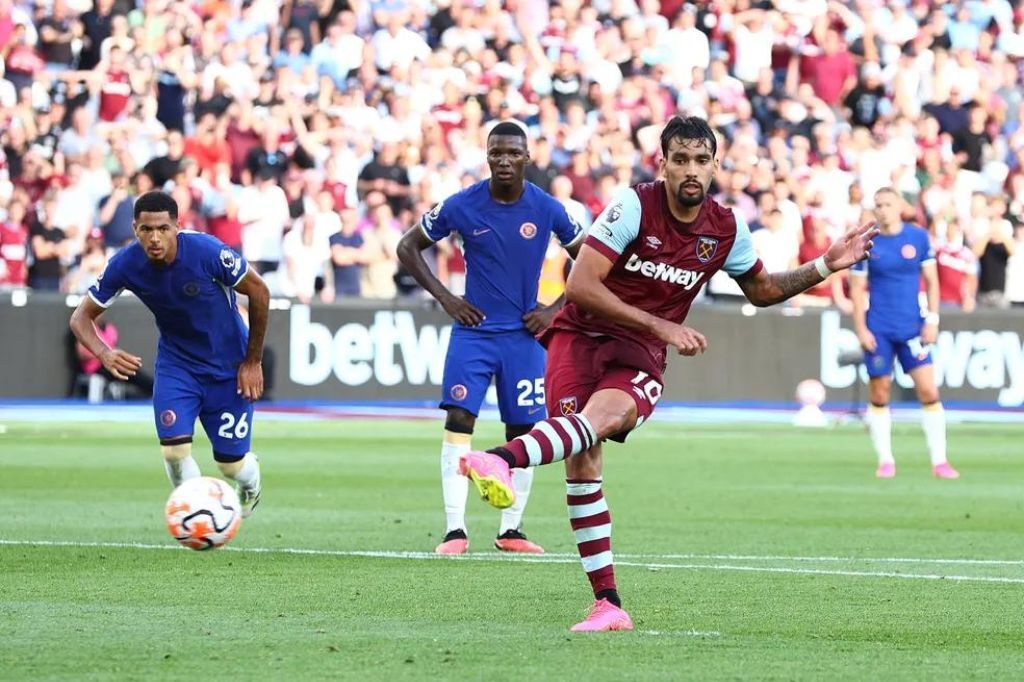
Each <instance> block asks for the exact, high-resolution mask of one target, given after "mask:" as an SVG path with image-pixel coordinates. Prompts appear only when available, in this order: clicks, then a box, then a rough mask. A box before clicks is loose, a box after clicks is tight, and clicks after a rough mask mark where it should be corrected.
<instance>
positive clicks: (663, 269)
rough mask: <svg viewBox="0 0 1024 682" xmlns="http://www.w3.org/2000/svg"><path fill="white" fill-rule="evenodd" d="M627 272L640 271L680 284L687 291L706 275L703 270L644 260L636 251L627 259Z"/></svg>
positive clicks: (645, 275)
mask: <svg viewBox="0 0 1024 682" xmlns="http://www.w3.org/2000/svg"><path fill="white" fill-rule="evenodd" d="M626 272H638V273H640V274H641V275H643V276H644V277H650V278H651V279H660V280H661V281H662V282H671V283H672V284H678V285H679V286H681V287H683V288H684V289H686V290H687V291H689V290H690V289H692V288H694V287H695V286H697V282H699V281H700V280H701V279H702V278H703V277H704V273H703V272H697V271H696V270H683V269H682V268H677V267H674V266H672V265H665V264H664V263H655V262H654V261H649V260H644V259H643V258H641V257H640V256H638V255H637V254H635V253H634V254H633V255H631V256H630V257H629V260H628V261H626Z"/></svg>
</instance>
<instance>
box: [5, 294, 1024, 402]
mask: <svg viewBox="0 0 1024 682" xmlns="http://www.w3.org/2000/svg"><path fill="white" fill-rule="evenodd" d="M74 302H75V299H74V298H68V299H66V298H65V297H63V296H46V295H38V294H36V295H32V296H30V297H29V298H28V301H27V302H26V301H24V300H23V297H19V296H17V295H15V296H14V297H13V298H12V295H11V294H4V295H0V350H2V353H3V359H4V362H2V363H0V398H6V399H10V398H60V397H64V396H65V395H66V393H67V390H68V386H69V384H70V381H71V378H72V376H71V372H72V369H71V363H70V361H69V358H70V355H69V351H68V349H69V345H68V344H69V340H68V336H67V319H68V317H69V316H70V314H71V307H69V305H70V304H73V303H74ZM16 304H20V305H16ZM107 315H108V316H109V319H110V320H111V321H113V322H114V324H115V325H117V327H118V329H119V332H120V345H121V346H122V347H123V348H125V349H127V350H129V351H131V352H134V353H137V354H138V355H141V356H142V357H143V358H144V359H145V361H146V365H147V366H148V367H149V368H150V369H151V368H152V360H153V355H154V353H155V351H156V339H157V331H156V327H155V325H154V324H153V322H152V318H151V316H150V314H149V312H148V311H147V310H146V309H145V308H144V307H143V306H142V305H141V304H140V303H139V302H138V301H136V300H133V299H131V298H122V299H121V300H119V301H118V302H117V304H116V305H114V306H112V307H111V309H110V310H109V311H108V313H107ZM688 324H689V325H690V326H693V327H695V328H696V329H698V330H699V331H701V332H702V333H704V334H705V335H706V336H707V337H708V341H709V349H708V351H707V352H706V353H705V354H703V355H701V356H699V357H696V358H683V357H673V358H672V359H671V360H670V363H669V369H668V372H667V373H666V382H665V383H666V386H665V392H664V395H663V400H667V401H701V402H735V401H786V402H789V401H792V400H793V392H794V389H795V387H796V384H797V383H798V382H799V381H801V380H803V379H808V378H816V379H820V380H821V381H822V383H823V384H824V385H825V387H826V388H827V389H828V392H829V399H830V400H846V399H848V396H849V395H850V394H851V392H852V388H853V386H854V382H855V381H856V380H857V375H858V372H859V373H860V374H861V379H863V367H860V368H858V367H857V366H854V365H849V364H843V362H841V361H840V358H841V356H842V354H843V352H844V351H848V350H851V349H855V348H856V337H855V336H854V335H853V332H852V331H851V324H850V320H849V318H843V317H841V316H840V315H839V314H838V313H837V312H835V311H818V310H810V311H804V312H803V313H802V314H794V312H793V311H788V310H784V309H781V308H777V309H767V310H756V311H755V310H753V309H751V308H749V307H747V308H745V309H741V308H739V307H736V306H695V307H694V309H693V311H692V313H691V315H690V318H689V320H688ZM450 335H451V324H450V320H449V319H448V318H447V316H446V315H445V314H444V312H443V311H441V310H439V309H437V308H436V307H435V306H433V305H429V304H426V303H420V302H408V303H400V304H399V303H396V304H394V305H388V306H382V305H380V304H379V303H370V302H364V301H354V302H346V303H341V304H334V305H313V306H305V305H290V304H289V303H288V302H287V301H279V302H275V305H274V309H273V310H272V311H271V316H270V329H269V331H268V334H267V345H268V347H270V348H271V349H273V353H274V363H273V368H274V377H273V379H274V397H275V398H276V399H280V400H359V401H365V400H389V401H406V400H419V401H433V400H436V399H437V397H438V392H439V387H440V384H441V376H442V373H443V371H444V356H445V350H446V348H447V345H448V340H449V337H450ZM935 358H936V372H937V376H938V378H939V383H940V386H941V387H942V389H943V391H942V392H943V397H944V398H945V399H946V400H955V401H976V402H980V403H987V404H999V405H1002V406H1005V407H1020V406H1022V405H1024V311H1020V310H1013V311H1006V312H1002V311H999V312H997V311H979V312H975V313H972V314H970V315H964V314H959V313H945V312H944V313H943V317H942V331H941V333H940V335H939V340H938V343H937V344H936V349H935ZM897 385H898V386H904V387H905V388H909V383H908V381H907V379H906V377H901V376H899V375H898V376H897ZM862 395H863V392H862ZM896 397H897V398H898V399H912V393H910V392H909V390H908V392H906V393H905V394H904V395H903V396H899V395H897V396H896Z"/></svg>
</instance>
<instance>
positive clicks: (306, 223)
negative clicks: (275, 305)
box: [279, 210, 337, 303]
mask: <svg viewBox="0 0 1024 682" xmlns="http://www.w3.org/2000/svg"><path fill="white" fill-rule="evenodd" d="M329 216H331V217H333V218H334V219H335V220H336V219H337V216H336V215H335V214H334V213H333V212H332V213H330V214H329ZM318 217H319V216H318V212H317V211H316V210H314V211H310V212H308V213H306V214H305V215H303V216H302V217H301V218H299V219H298V220H297V221H296V224H295V225H294V226H293V227H292V229H290V230H289V231H288V233H287V234H285V236H284V240H283V242H282V246H281V251H282V255H283V257H284V267H283V269H282V272H281V277H280V280H279V284H280V287H281V293H282V294H284V295H285V296H292V297H295V298H298V299H299V301H300V302H301V303H309V302H310V301H312V300H313V296H314V295H315V294H316V292H317V291H318V290H319V292H320V300H322V301H324V302H325V303H329V302H330V301H333V300H334V268H333V266H332V263H331V244H330V234H331V232H328V231H326V230H325V229H324V228H325V227H327V226H326V225H325V224H324V223H322V222H321V223H320V224H318V221H317V218H318ZM317 280H320V281H319V283H318V282H317Z"/></svg>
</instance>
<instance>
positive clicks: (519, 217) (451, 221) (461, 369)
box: [420, 180, 584, 424]
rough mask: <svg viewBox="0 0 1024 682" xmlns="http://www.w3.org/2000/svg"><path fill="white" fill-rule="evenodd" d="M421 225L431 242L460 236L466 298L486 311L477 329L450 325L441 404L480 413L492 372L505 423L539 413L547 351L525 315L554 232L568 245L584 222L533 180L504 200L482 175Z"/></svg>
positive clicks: (578, 237) (534, 298)
mask: <svg viewBox="0 0 1024 682" xmlns="http://www.w3.org/2000/svg"><path fill="white" fill-rule="evenodd" d="M420 229H422V230H423V232H424V234H426V235H427V237H428V238H429V239H431V240H432V241H435V242H436V241H440V240H441V239H444V238H445V237H448V236H449V235H452V234H458V235H459V237H460V238H461V241H462V248H463V251H464V252H465V256H466V295H465V297H466V300H467V301H469V302H470V303H472V304H473V305H474V306H476V307H477V308H479V309H480V310H481V311H482V312H483V313H484V316H485V320H484V322H483V324H481V325H480V326H479V327H464V326H462V325H460V324H459V323H458V322H456V323H454V326H453V330H452V337H451V342H450V344H449V348H448V356H447V358H446V360H445V371H444V382H443V386H442V395H441V403H440V406H441V407H442V408H446V407H459V408H462V409H464V410H466V411H468V412H470V413H472V414H474V415H475V414H478V413H479V410H480V406H481V404H482V403H483V399H484V395H485V394H486V392H487V388H488V386H489V385H490V383H491V379H492V378H493V379H494V380H495V384H496V386H497V389H498V407H499V410H500V412H501V420H502V421H503V422H504V423H506V424H532V423H533V422H536V421H537V420H538V419H542V418H544V416H545V412H544V364H545V356H544V349H543V348H542V347H541V345H540V344H539V343H537V341H536V339H534V337H533V335H532V334H530V332H529V331H528V330H527V329H526V325H525V323H524V322H523V316H524V315H526V313H528V312H530V311H531V310H533V309H534V308H536V307H537V288H538V283H539V280H540V271H541V266H542V265H543V263H544V257H545V254H546V253H547V249H548V243H549V242H550V240H551V235H552V234H553V235H555V237H556V238H557V239H558V241H559V242H560V243H561V244H562V245H563V246H570V245H572V244H574V243H577V242H579V241H580V240H581V239H582V238H583V236H584V233H583V228H582V227H581V226H580V225H579V224H578V223H576V222H575V221H573V220H572V218H570V217H569V215H568V213H566V210H565V207H564V206H563V205H562V204H561V203H559V202H558V200H556V199H555V198H553V197H552V196H550V195H548V194H547V193H545V192H544V191H543V190H541V189H540V188H539V187H537V186H536V185H533V184H531V183H529V182H527V183H526V187H525V189H524V191H523V194H522V196H521V197H520V198H519V200H518V201H516V202H514V203H511V204H504V203H500V202H497V201H495V200H494V198H493V197H492V196H491V192H490V188H489V182H488V181H487V180H484V181H482V182H478V183H476V184H475V185H471V186H470V187H467V188H466V189H464V190H463V191H461V192H459V193H458V194H455V195H453V196H451V197H449V198H448V199H446V200H445V201H443V202H441V203H439V204H438V205H437V206H435V207H434V208H433V210H431V211H430V212H429V213H427V214H426V215H424V216H423V219H422V221H421V222H420Z"/></svg>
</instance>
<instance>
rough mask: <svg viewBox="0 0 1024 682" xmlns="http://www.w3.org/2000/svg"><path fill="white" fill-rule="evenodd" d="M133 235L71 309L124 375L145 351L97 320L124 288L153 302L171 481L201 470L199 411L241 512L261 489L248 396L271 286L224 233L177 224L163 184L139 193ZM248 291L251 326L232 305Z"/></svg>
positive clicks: (259, 389) (159, 407)
mask: <svg viewBox="0 0 1024 682" xmlns="http://www.w3.org/2000/svg"><path fill="white" fill-rule="evenodd" d="M133 227H134V229H135V237H136V239H137V241H136V242H135V243H134V244H132V245H130V246H126V247H125V248H123V249H121V250H120V251H119V252H117V253H116V254H115V255H114V257H113V258H111V259H110V262H109V263H108V264H107V267H106V269H105V270H104V271H103V274H102V275H101V276H100V278H99V279H98V280H97V281H96V283H95V284H94V285H93V286H92V287H90V288H89V295H88V296H87V297H85V298H83V299H82V302H81V303H80V304H79V306H78V308H77V309H75V312H74V313H73V314H72V315H71V330H72V331H73V332H74V334H75V336H76V337H77V338H78V340H79V341H81V342H82V344H84V345H85V347H86V348H88V349H89V350H90V351H91V352H92V353H93V355H95V356H96V357H97V358H99V360H100V362H102V363H103V366H104V367H106V368H107V370H108V371H109V372H110V373H111V374H113V375H114V376H115V377H117V378H118V379H122V380H126V379H127V378H128V377H129V376H132V375H133V374H135V372H136V371H137V370H138V369H139V368H140V367H141V366H142V359H141V358H139V357H137V356H135V355H131V354H130V353H127V352H125V351H123V350H121V349H120V348H110V347H109V346H107V344H106V343H104V342H103V340H102V339H101V338H100V337H99V336H98V335H97V334H96V325H95V323H94V320H95V319H96V318H97V317H99V315H100V314H102V313H103V311H104V310H106V308H107V307H109V306H110V304H111V303H113V302H114V299H116V298H117V296H118V294H120V293H121V291H122V290H123V289H127V290H128V291H131V292H132V293H133V294H135V295H136V296H137V297H138V298H139V299H140V300H141V301H142V302H143V303H145V304H146V307H147V308H149V309H150V310H151V311H152V313H153V316H154V318H156V325H157V327H158V328H159V330H160V342H159V344H158V346H157V353H156V377H155V382H154V386H153V414H154V416H155V417H156V431H157V434H158V435H159V437H160V450H161V452H162V453H163V457H164V466H165V467H166V469H167V476H168V477H169V478H170V479H171V485H172V486H173V487H175V488H176V487H178V486H179V485H181V483H182V482H183V481H186V480H188V479H190V478H195V477H196V476H199V475H200V474H199V466H198V465H197V464H196V461H195V460H194V459H193V458H192V432H193V429H194V428H195V421H196V417H198V418H199V420H200V421H201V422H202V424H203V429H204V430H205V431H206V435H207V436H209V438H210V442H211V443H212V445H213V458H214V459H215V460H216V461H217V466H218V467H220V470H221V472H222V473H223V474H224V475H225V476H227V477H228V478H230V479H232V480H233V481H235V483H236V484H237V487H238V494H239V499H240V501H241V503H242V516H249V515H250V514H251V513H252V510H253V509H254V508H255V507H256V504H257V503H258V502H259V499H260V467H259V462H258V461H257V459H256V455H254V454H253V453H252V452H250V451H249V443H250V441H251V439H252V414H253V406H252V401H254V400H256V399H258V398H259V397H260V395H261V394H262V393H263V368H262V365H261V358H262V355H263V336H264V333H265V332H266V330H267V311H268V310H269V306H270V293H269V292H268V291H267V287H266V285H265V284H264V283H263V280H262V279H260V276H259V275H258V274H256V273H255V272H254V271H252V270H250V269H249V266H248V264H247V263H246V262H245V259H244V258H242V257H241V256H240V255H238V254H237V253H235V252H234V251H232V250H231V249H229V248H228V247H227V246H225V245H224V244H223V243H222V242H220V241H218V240H217V239H215V238H214V237H211V236H209V235H205V234H200V233H198V232H191V231H181V230H180V229H179V226H178V204H177V202H175V200H174V199H173V198H171V196H170V195H169V194H165V193H164V192H147V193H146V194H143V195H142V196H141V197H139V198H138V200H136V202H135V223H134V226H133ZM235 291H238V292H239V293H241V294H243V295H245V296H248V297H249V330H248V331H247V330H246V326H245V323H244V322H243V321H242V318H241V316H240V315H239V313H238V309H237V308H236V306H235Z"/></svg>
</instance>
